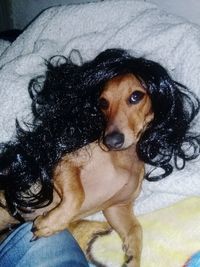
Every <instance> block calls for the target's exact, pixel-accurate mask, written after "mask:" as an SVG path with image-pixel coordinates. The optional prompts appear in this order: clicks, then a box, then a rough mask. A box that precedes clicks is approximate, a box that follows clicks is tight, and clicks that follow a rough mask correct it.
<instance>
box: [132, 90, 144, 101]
mask: <svg viewBox="0 0 200 267" xmlns="http://www.w3.org/2000/svg"><path fill="white" fill-rule="evenodd" d="M144 95H145V94H144V93H143V92H141V91H134V92H133V93H132V95H131V96H130V98H129V103H130V104H137V103H138V102H140V101H141V100H142V99H143V97H144Z"/></svg>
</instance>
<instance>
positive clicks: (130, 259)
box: [122, 237, 140, 267]
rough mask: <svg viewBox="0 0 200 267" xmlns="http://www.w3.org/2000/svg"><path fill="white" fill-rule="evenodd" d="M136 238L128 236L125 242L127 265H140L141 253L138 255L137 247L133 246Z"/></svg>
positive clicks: (138, 266) (134, 266)
mask: <svg viewBox="0 0 200 267" xmlns="http://www.w3.org/2000/svg"><path fill="white" fill-rule="evenodd" d="M133 242H134V240H132V239H131V237H129V238H127V239H126V241H125V242H124V243H123V247H122V249H123V251H124V252H125V265H124V266H126V267H140V254H138V255H137V253H136V251H135V247H134V246H133Z"/></svg>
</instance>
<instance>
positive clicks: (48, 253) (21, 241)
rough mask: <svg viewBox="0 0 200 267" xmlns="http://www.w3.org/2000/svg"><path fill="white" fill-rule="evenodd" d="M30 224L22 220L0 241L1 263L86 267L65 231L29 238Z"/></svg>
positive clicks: (9, 266)
mask: <svg viewBox="0 0 200 267" xmlns="http://www.w3.org/2000/svg"><path fill="white" fill-rule="evenodd" d="M31 228H32V224H31V223H25V224H23V225H21V226H20V227H19V228H17V229H16V230H15V231H13V232H12V233H11V234H10V235H9V236H8V237H7V239H5V240H4V241H3V243H2V244H1V245H0V266H4V267H12V266H13V267H14V266H15V267H27V266H28V267H36V266H37V267H39V266H42V267H88V266H89V265H88V263H87V260H86V258H85V256H84V254H83V252H82V251H81V249H80V247H79V246H78V244H77V242H76V241H75V240H74V238H73V237H72V235H71V234H70V233H69V232H68V231H62V232H60V233H57V234H55V235H53V236H50V237H47V238H44V237H43V238H39V239H38V240H36V241H33V242H30V240H31V238H32V235H33V234H32V232H31Z"/></svg>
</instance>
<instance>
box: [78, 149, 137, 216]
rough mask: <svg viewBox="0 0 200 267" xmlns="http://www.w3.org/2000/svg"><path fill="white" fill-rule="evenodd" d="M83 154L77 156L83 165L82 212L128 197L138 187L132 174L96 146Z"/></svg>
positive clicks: (108, 153)
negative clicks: (83, 196) (83, 194)
mask: <svg viewBox="0 0 200 267" xmlns="http://www.w3.org/2000/svg"><path fill="white" fill-rule="evenodd" d="M85 153H86V154H85ZM85 153H84V151H82V152H81V154H80V155H79V157H80V158H79V159H81V161H82V163H83V164H82V167H81V182H82V185H83V188H84V191H85V201H84V203H83V206H82V210H83V212H84V211H86V210H90V209H93V208H97V209H98V207H101V208H102V207H104V205H108V206H109V205H110V204H114V203H115V202H122V201H125V200H126V199H127V198H128V197H130V195H131V194H132V193H133V192H134V190H135V188H136V187H137V185H138V181H137V179H136V180H135V179H134V173H131V172H130V170H129V169H126V168H122V166H120V165H119V164H118V162H117V161H116V160H114V159H113V157H112V155H111V153H110V152H105V151H103V150H102V149H101V148H100V147H99V146H98V145H94V146H93V145H92V146H91V148H90V150H89V151H87V152H86V151H85ZM130 164H131V163H130Z"/></svg>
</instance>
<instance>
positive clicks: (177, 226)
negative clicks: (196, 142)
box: [0, 0, 200, 267]
mask: <svg viewBox="0 0 200 267" xmlns="http://www.w3.org/2000/svg"><path fill="white" fill-rule="evenodd" d="M114 47H115V48H123V49H127V50H129V51H130V53H131V54H132V55H134V56H142V57H146V58H148V59H152V60H154V61H157V62H159V63H161V64H162V65H163V66H164V67H165V68H166V69H168V71H169V73H170V74H171V76H172V77H173V78H174V79H175V80H177V81H178V82H181V83H183V84H184V85H186V86H188V87H189V88H190V89H191V90H192V91H193V92H195V93H196V94H197V95H198V96H200V88H199V87H200V27H199V26H198V25H196V24H192V23H190V22H188V21H187V20H185V19H183V18H181V17H177V16H175V15H172V14H169V13H166V12H164V11H162V10H160V9H159V8H158V7H157V6H156V5H154V4H150V3H147V2H142V1H134V0H115V1H114V0H111V1H103V2H98V3H89V4H82V5H70V6H57V7H52V8H49V9H47V10H46V11H44V12H43V13H42V14H41V15H40V16H39V17H38V18H37V19H36V20H34V21H33V22H32V23H31V24H30V26H29V27H28V28H26V30H25V31H24V32H23V33H22V34H21V35H20V36H19V37H18V38H17V39H16V40H15V41H14V42H13V43H9V42H8V41H3V40H0V106H1V113H0V129H1V130H0V131H1V135H0V137H1V142H6V141H9V140H11V139H13V138H14V136H15V120H16V118H17V119H18V120H19V121H20V122H21V123H23V122H31V120H32V115H31V99H30V98H29V95H28V91H27V87H28V83H29V81H30V79H31V78H33V77H34V76H36V75H42V74H44V72H45V69H46V65H45V59H48V58H49V57H51V56H53V55H65V56H68V55H69V54H70V53H71V51H72V50H74V53H73V54H72V55H73V61H74V62H77V63H80V62H79V60H80V58H79V56H77V53H76V51H77V50H78V51H79V52H80V54H81V56H82V58H83V60H84V61H85V60H89V59H92V58H94V57H95V56H96V55H97V54H98V53H99V52H101V51H103V50H104V49H106V48H114ZM199 120H200V117H199V116H198V117H197V119H196V122H195V125H194V128H196V129H197V130H198V128H199V123H200V121H199ZM24 127H25V126H24ZM147 167H148V166H147ZM199 195H200V159H199V158H198V159H196V160H194V161H193V162H191V163H188V164H187V166H186V167H185V169H184V170H182V171H174V172H173V174H171V175H170V176H169V177H167V178H165V179H164V180H161V181H159V182H156V183H152V182H148V181H144V183H143V187H142V192H141V194H140V196H139V198H138V200H137V202H136V205H135V211H136V214H137V215H138V216H139V219H140V221H141V223H142V225H143V228H144V250H143V257H142V267H146V266H148V267H151V266H152V267H153V266H154V267H155V266H158V267H165V266H173V267H176V266H177V267H182V266H200V263H198V261H199V258H198V251H200V243H199V242H198V241H199V240H200V226H199V219H200V210H199V209H198V207H199V203H200V199H199ZM178 215H179V216H178ZM89 219H91V220H95V221H97V224H95V225H94V224H93V225H94V227H91V229H93V230H92V232H91V233H90V234H88V235H86V234H85V236H84V238H80V235H79V234H78V231H83V232H86V231H85V230H84V229H86V228H87V227H88V226H87V225H88V222H86V224H84V225H79V226H77V227H75V228H74V229H73V231H74V234H75V235H77V239H78V240H79V242H80V243H81V244H83V245H82V247H83V249H84V250H85V252H86V254H87V255H88V257H89V258H90V260H91V261H93V262H99V263H101V264H104V265H103V266H108V267H110V266H115V267H117V266H122V262H121V259H123V253H122V251H121V252H120V253H121V254H120V253H119V250H121V245H120V240H119V239H118V237H117V236H116V234H115V233H113V232H112V231H110V230H109V229H108V227H107V225H105V224H104V223H101V221H103V217H102V215H101V214H95V215H94V216H92V217H90V218H89ZM168 222H170V223H171V224H170V223H168ZM102 231H103V233H104V234H103V235H98V233H100V232H101V233H102ZM97 236H98V238H97ZM99 237H101V238H102V237H104V238H106V237H109V238H110V239H109V241H108V242H107V241H106V240H105V239H103V238H102V239H101V241H102V242H103V244H104V245H102V243H101V245H100V247H95V249H94V245H95V244H97V240H98V242H99ZM82 239H83V240H82ZM86 240H87V242H86ZM91 240H93V241H94V240H95V242H89V241H91ZM106 242H107V243H106ZM109 242H110V243H109ZM87 244H90V245H91V244H92V246H90V247H89V248H88V245H87ZM106 244H107V245H108V248H109V249H108V248H107V249H106ZM113 244H115V245H116V246H117V248H116V247H114V249H113V248H112V249H110V248H111V247H112V246H113ZM101 248H104V250H103V252H101ZM106 251H110V255H108V258H109V259H107V258H106V256H105V254H106V253H105V252H106ZM98 253H99V254H101V253H103V254H102V255H103V257H102V255H99V254H98ZM112 253H114V254H112ZM120 255H121V256H120ZM192 255H194V258H193V259H195V260H193V259H192V260H193V261H192V260H189V259H190V257H191V256H192ZM118 256H120V257H121V258H120V259H118ZM94 259H95V260H94ZM116 259H117V261H116ZM194 262H195V263H194ZM189 264H190V265H189ZM191 264H192V265H191ZM195 264H196V265H195ZM198 264H199V265H198Z"/></svg>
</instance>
